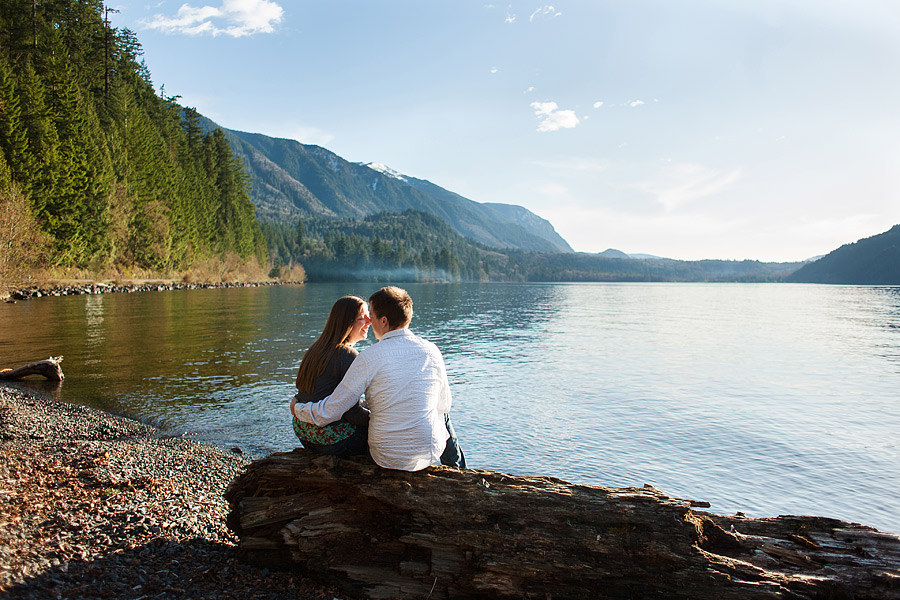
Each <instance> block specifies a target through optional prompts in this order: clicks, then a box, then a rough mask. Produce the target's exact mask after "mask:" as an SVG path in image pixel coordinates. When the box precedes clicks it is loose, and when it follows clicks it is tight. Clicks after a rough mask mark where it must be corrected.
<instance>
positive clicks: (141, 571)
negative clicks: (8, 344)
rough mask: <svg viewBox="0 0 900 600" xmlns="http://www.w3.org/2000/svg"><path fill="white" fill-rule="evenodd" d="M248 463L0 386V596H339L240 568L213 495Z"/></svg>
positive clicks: (298, 579)
mask: <svg viewBox="0 0 900 600" xmlns="http://www.w3.org/2000/svg"><path fill="white" fill-rule="evenodd" d="M248 462H249V459H248V458H246V457H244V456H242V455H239V454H233V453H230V452H226V451H224V450H221V449H219V448H217V447H215V446H212V445H208V444H203V443H199V442H195V441H192V440H186V439H182V438H180V437H171V436H165V435H163V434H162V433H161V432H159V431H157V430H155V429H154V428H152V427H150V426H148V425H145V424H143V423H140V422H138V421H134V420H132V419H128V418H125V417H121V416H117V415H112V414H109V413H105V412H103V411H99V410H96V409H92V408H88V407H85V406H80V405H72V404H66V403H62V402H58V401H56V400H53V399H52V398H50V397H47V396H45V395H44V394H42V393H40V392H34V393H32V392H29V391H28V390H27V389H26V390H24V391H23V390H22V389H17V388H12V387H2V386H0V597H3V598H42V599H43V598H67V599H68V598H71V599H77V598H131V599H135V600H138V599H150V598H209V599H231V598H235V599H237V598H241V599H247V598H259V599H287V598H292V599H308V600H319V599H328V600H331V599H335V598H338V599H343V598H346V596H344V595H343V594H341V593H340V592H338V591H337V590H335V589H330V588H325V587H321V586H319V585H317V584H316V583H314V582H312V581H310V580H308V579H306V578H304V577H302V576H301V575H300V574H299V573H297V572H296V571H276V570H268V569H265V568H260V567H255V566H251V565H248V564H244V563H242V562H241V560H240V557H239V555H238V551H237V545H236V542H237V540H236V538H234V536H233V535H232V534H231V533H230V532H229V531H228V529H227V528H226V525H225V519H226V515H227V512H228V505H227V503H226V502H225V500H224V498H223V496H222V495H223V493H224V491H225V489H226V487H227V486H228V484H229V483H230V482H231V480H232V479H233V478H234V477H235V476H236V475H237V474H238V473H240V472H241V470H242V469H243V468H244V466H245V465H246V464H248Z"/></svg>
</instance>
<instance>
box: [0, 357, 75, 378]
mask: <svg viewBox="0 0 900 600" xmlns="http://www.w3.org/2000/svg"><path fill="white" fill-rule="evenodd" d="M62 359H63V357H62V356H51V357H50V358H48V359H47V360H39V361H37V362H33V363H29V364H27V365H25V366H23V367H18V368H16V369H3V370H0V379H22V378H23V377H28V376H29V375H43V376H44V377H46V378H47V379H49V380H50V381H62V380H63V379H65V375H63V372H62V367H60V366H59V363H61V362H62Z"/></svg>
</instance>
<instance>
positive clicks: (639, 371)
mask: <svg viewBox="0 0 900 600" xmlns="http://www.w3.org/2000/svg"><path fill="white" fill-rule="evenodd" d="M406 287H407V289H408V290H409V292H410V294H411V295H412V297H413V300H414V303H415V305H414V308H415V317H414V319H413V323H412V329H413V331H414V332H416V333H418V334H419V335H422V336H423V337H425V338H427V339H430V340H431V341H433V342H435V343H436V344H437V345H438V346H439V347H440V348H441V350H442V351H443V353H444V357H445V361H446V363H447V368H448V372H449V377H450V384H451V389H452V392H453V398H454V406H453V412H452V417H453V422H454V426H455V428H456V430H457V433H458V435H459V437H460V442H461V444H462V446H463V449H464V450H465V452H466V456H467V459H468V461H469V466H470V467H474V468H482V469H492V470H499V471H504V472H510V473H516V474H527V475H538V474H540V475H553V476H557V477H560V478H563V479H566V480H568V481H572V482H575V483H585V484H593V485H607V486H630V485H638V486H639V485H643V484H645V483H649V484H652V485H654V486H656V487H658V488H659V489H661V490H663V491H664V492H665V493H667V494H670V495H673V496H678V497H682V498H691V499H696V500H707V501H709V502H710V503H711V504H712V507H711V509H710V510H711V511H713V512H718V513H722V514H730V513H733V512H735V511H742V512H744V513H746V514H747V515H749V516H776V515H779V514H817V515H822V516H829V517H836V518H841V519H845V520H849V521H855V522H861V523H864V524H867V525H872V526H875V527H877V528H879V529H881V530H883V531H890V532H894V533H897V532H900V392H898V390H900V288H897V287H847V286H815V285H788V284H689V283H679V284H601V283H598V284H444V285H437V284H409V285H407V286H406ZM376 288H377V286H376V285H374V284H356V283H353V284H307V285H305V286H280V287H265V288H240V289H212V290H194V291H170V292H146V293H139V294H109V295H94V296H70V297H61V298H40V299H34V300H30V301H27V302H19V303H18V304H15V305H11V304H0V366H8V367H12V366H19V365H21V364H24V363H27V362H31V361H33V360H37V359H41V358H46V357H47V356H50V355H60V354H61V355H64V356H65V361H64V362H63V369H64V371H65V373H66V381H65V382H64V383H63V384H62V386H61V387H60V388H59V389H58V390H53V388H52V387H51V386H48V385H47V384H44V383H42V382H34V383H27V384H20V385H24V386H26V387H28V388H30V389H39V390H45V391H48V392H49V393H52V394H54V395H55V396H56V397H58V398H59V399H61V400H63V401H67V402H75V403H82V404H88V405H90V406H94V407H98V408H101V409H104V410H108V411H111V412H115V413H120V414H126V415H129V416H132V417H135V418H138V419H140V420H143V421H145V422H149V423H151V424H153V425H156V426H158V427H160V428H162V429H163V430H165V431H166V432H169V433H173V434H179V435H185V436H187V437H190V438H193V439H198V440H204V441H209V442H212V443H215V444H217V445H219V446H222V447H224V448H231V447H234V446H238V447H241V448H242V449H243V450H244V451H245V452H249V453H251V454H252V455H254V456H259V455H262V454H266V453H268V452H271V451H280V450H289V449H291V448H293V447H295V446H296V445H297V444H296V441H295V438H294V437H293V433H292V430H291V427H290V415H289V413H288V408H287V407H288V402H289V400H290V397H291V396H292V395H293V380H294V377H295V374H296V369H297V366H298V365H299V363H300V359H301V357H302V354H303V351H304V350H305V349H306V348H307V347H308V346H309V345H310V344H311V343H312V341H313V340H314V339H315V338H316V337H317V336H318V334H319V332H320V330H321V328H322V325H323V324H324V322H325V318H326V316H327V314H328V310H329V309H330V307H331V304H332V302H333V301H334V300H335V299H336V298H337V297H339V296H341V295H343V294H347V293H352V294H357V295H362V296H364V297H367V296H368V295H369V294H370V293H371V292H373V291H374V290H375V289H376ZM371 336H372V334H371V333H370V341H369V342H363V343H361V344H360V345H359V347H360V348H361V349H362V348H365V346H366V345H367V344H368V343H372V342H374V340H372V339H371ZM51 390H52V391H51Z"/></svg>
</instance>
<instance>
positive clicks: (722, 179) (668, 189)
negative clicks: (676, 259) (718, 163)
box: [630, 163, 742, 212]
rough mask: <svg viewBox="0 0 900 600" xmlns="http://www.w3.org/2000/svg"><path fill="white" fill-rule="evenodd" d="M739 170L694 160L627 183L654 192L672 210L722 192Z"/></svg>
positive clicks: (736, 179)
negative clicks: (724, 168)
mask: <svg viewBox="0 0 900 600" xmlns="http://www.w3.org/2000/svg"><path fill="white" fill-rule="evenodd" d="M741 174H742V171H741V169H740V168H735V169H731V170H729V171H720V170H717V169H713V168H711V167H707V166H705V165H699V164H693V163H687V164H673V165H667V166H665V167H663V168H662V169H661V170H659V171H657V172H656V173H655V174H654V175H653V176H652V177H651V178H650V179H649V180H647V181H643V182H641V183H638V184H634V185H632V186H630V187H632V188H634V189H637V190H639V191H642V192H645V193H647V194H650V195H652V196H655V198H656V201H657V202H659V203H660V204H662V205H663V207H664V208H665V209H666V212H671V211H673V210H675V209H677V208H679V207H681V206H684V205H685V204H688V203H690V202H693V201H694V200H698V199H700V198H705V197H708V196H714V195H717V194H721V193H722V192H724V191H725V190H726V189H728V188H729V187H731V186H732V185H733V184H734V183H736V182H737V181H738V180H740V178H741Z"/></svg>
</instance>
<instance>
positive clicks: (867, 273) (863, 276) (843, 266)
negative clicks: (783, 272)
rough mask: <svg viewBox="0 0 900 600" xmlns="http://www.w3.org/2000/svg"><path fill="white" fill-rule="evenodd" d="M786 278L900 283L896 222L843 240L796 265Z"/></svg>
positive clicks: (899, 236)
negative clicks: (874, 232) (849, 240)
mask: <svg viewBox="0 0 900 600" xmlns="http://www.w3.org/2000/svg"><path fill="white" fill-rule="evenodd" d="M787 281H791V282H795V283H837V284H847V285H900V225H894V226H893V227H892V228H891V229H890V230H888V231H885V232H884V233H880V234H878V235H874V236H872V237H868V238H863V239H861V240H858V241H856V242H853V243H852V244H845V245H843V246H841V247H840V248H838V249H837V250H835V251H834V252H831V253H829V254H826V255H825V256H824V257H822V258H820V259H819V260H817V261H815V262H811V263H808V264H806V265H804V266H803V267H801V268H800V269H798V270H797V271H796V272H795V273H793V274H792V275H791V276H790V277H788V278H787Z"/></svg>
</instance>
